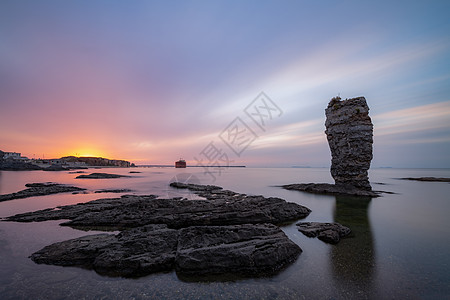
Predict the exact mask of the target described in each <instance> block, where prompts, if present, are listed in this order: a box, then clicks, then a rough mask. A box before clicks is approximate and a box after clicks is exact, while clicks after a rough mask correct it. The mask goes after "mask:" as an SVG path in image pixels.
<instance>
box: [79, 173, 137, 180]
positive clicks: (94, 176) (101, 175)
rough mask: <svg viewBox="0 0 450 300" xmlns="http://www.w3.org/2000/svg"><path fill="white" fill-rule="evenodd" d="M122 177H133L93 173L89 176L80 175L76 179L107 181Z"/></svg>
mask: <svg viewBox="0 0 450 300" xmlns="http://www.w3.org/2000/svg"><path fill="white" fill-rule="evenodd" d="M121 177H131V176H127V175H119V174H108V173H91V174H88V175H85V174H83V175H79V176H77V177H75V179H105V178H121Z"/></svg>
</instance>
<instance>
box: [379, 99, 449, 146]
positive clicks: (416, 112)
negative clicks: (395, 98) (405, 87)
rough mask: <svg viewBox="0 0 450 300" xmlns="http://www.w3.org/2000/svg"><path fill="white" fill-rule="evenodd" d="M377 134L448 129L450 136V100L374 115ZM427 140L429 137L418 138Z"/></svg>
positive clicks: (385, 134) (423, 140)
mask: <svg viewBox="0 0 450 300" xmlns="http://www.w3.org/2000/svg"><path fill="white" fill-rule="evenodd" d="M372 119H373V122H374V124H375V127H374V131H375V135H376V136H387V135H400V134H406V133H419V132H424V131H428V130H435V131H436V130H442V129H443V130H446V131H447V132H448V134H449V136H450V101H446V102H440V103H433V104H426V105H421V106H417V107H412V108H406V109H401V110H395V111H391V112H387V113H382V114H378V115H375V116H373V117H372ZM417 141H418V142H419V141H422V142H427V141H429V139H423V138H422V139H417Z"/></svg>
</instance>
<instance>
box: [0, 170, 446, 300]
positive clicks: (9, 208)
mask: <svg viewBox="0 0 450 300" xmlns="http://www.w3.org/2000/svg"><path fill="white" fill-rule="evenodd" d="M130 170H135V171H140V172H141V173H138V174H129V173H128V172H129V171H130ZM91 171H92V172H94V170H87V172H91ZM95 172H108V173H116V174H124V175H131V176H133V177H132V178H118V179H75V177H76V176H77V175H79V174H69V173H68V172H44V171H29V172H8V171H0V193H1V194H5V193H11V192H15V191H18V190H21V189H23V188H24V184H25V183H29V182H47V181H52V182H58V183H68V184H73V185H76V186H79V187H84V188H87V189H88V191H89V193H88V194H76V195H73V194H70V193H69V194H57V195H49V196H41V197H33V198H26V199H18V200H12V201H6V202H0V217H6V216H9V215H12V214H16V213H21V212H26V211H33V210H37V209H43V208H49V207H55V206H58V205H65V204H74V203H79V202H86V201H90V200H93V199H99V198H108V197H118V196H119V195H120V194H94V193H93V191H95V190H100V189H106V188H128V189H131V190H133V192H131V193H134V194H156V195H160V196H164V197H167V196H169V197H174V196H185V197H190V198H195V197H196V196H195V195H192V194H190V193H187V192H185V191H179V190H175V189H172V188H169V187H168V183H169V182H170V181H173V180H174V179H175V178H176V179H178V180H181V181H186V180H188V181H189V182H197V183H202V184H216V185H220V186H223V187H224V188H226V189H230V190H233V191H236V192H241V193H247V194H261V195H264V196H277V197H280V198H283V199H285V200H287V201H290V202H296V203H299V204H302V205H305V206H307V207H309V208H310V209H312V213H311V214H310V215H309V216H308V217H307V218H306V219H304V220H305V221H320V222H330V221H337V222H340V223H342V224H344V225H347V226H349V227H350V228H351V229H352V230H353V235H352V236H351V237H350V238H347V239H344V240H342V241H341V242H340V243H339V244H338V245H336V246H332V245H328V244H325V243H323V242H321V241H319V240H318V239H311V238H307V237H305V236H304V235H303V234H301V233H300V232H298V231H297V229H296V228H295V224H291V225H287V226H283V227H282V229H283V230H284V231H285V232H286V234H287V235H288V236H289V237H290V238H291V239H292V240H293V241H294V242H296V243H297V244H298V245H299V246H300V247H301V248H302V249H303V253H302V254H301V255H300V256H299V258H298V259H297V261H296V262H295V263H293V264H292V265H290V266H289V267H288V268H286V269H285V270H283V271H282V272H281V273H279V274H278V275H275V276H273V277H269V278H258V279H242V278H227V280H226V281H223V280H222V281H220V280H218V281H217V280H215V281H213V280H211V281H206V282H205V281H203V282H196V281H193V280H189V279H186V278H183V279H180V278H178V277H177V275H176V274H175V272H169V273H161V274H153V275H150V276H146V277H142V278H139V279H123V278H111V277H103V276H100V275H97V274H96V273H95V272H93V271H90V270H84V269H80V268H74V267H66V268H65V267H58V266H47V265H37V264H34V263H33V262H32V261H31V260H30V259H29V258H28V256H29V255H30V254H31V253H33V252H35V251H37V250H39V249H41V248H42V247H44V246H46V245H49V244H51V243H54V242H57V241H63V240H66V239H70V238H75V237H79V236H83V235H86V234H94V233H97V232H94V231H90V232H83V231H78V230H74V229H71V228H68V227H61V226H59V225H58V224H59V223H61V222H62V221H47V222H41V223H14V222H0V265H1V268H0V298H1V299H61V298H64V299H75V298H77V299H78V298H84V299H99V298H115V299H118V298H137V299H145V298H153V299H154V298H158V299H303V298H304V299H312V298H313V299H349V298H353V299H365V298H370V299H386V298H402V299H403V298H408V299H444V298H449V297H450V280H449V278H450V276H449V275H450V272H449V271H448V270H449V267H450V226H448V223H447V216H448V213H449V212H450V199H449V197H448V195H450V184H448V183H441V182H437V183H434V182H415V181H404V180H399V179H397V178H401V177H422V176H435V177H450V170H448V169H434V170H433V169H374V170H371V171H370V179H371V182H372V186H373V188H374V189H375V190H386V191H390V192H395V193H396V194H384V195H383V197H380V198H374V199H362V198H359V199H355V198H351V197H334V196H322V195H312V194H307V193H303V192H297V191H287V190H283V189H281V188H279V187H277V185H281V184H288V183H296V182H329V183H331V182H333V181H332V178H331V176H330V174H329V170H328V169H315V168H307V169H294V168H278V169H277V168H230V169H228V170H222V171H221V172H215V173H213V174H204V173H203V170H202V169H200V168H187V169H174V168H136V169H102V170H95ZM213 176H214V177H215V179H216V180H215V181H214V182H213ZM380 183H382V184H380Z"/></svg>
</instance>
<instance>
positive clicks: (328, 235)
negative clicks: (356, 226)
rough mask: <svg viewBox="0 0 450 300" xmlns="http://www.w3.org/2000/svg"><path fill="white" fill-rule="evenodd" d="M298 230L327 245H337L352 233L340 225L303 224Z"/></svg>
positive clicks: (300, 224)
mask: <svg viewBox="0 0 450 300" xmlns="http://www.w3.org/2000/svg"><path fill="white" fill-rule="evenodd" d="M297 227H298V230H299V231H300V232H301V233H303V234H304V235H306V236H307V237H318V238H319V240H321V241H324V242H325V243H330V244H337V243H339V241H340V240H341V238H343V237H345V236H347V235H349V234H350V233H351V232H352V231H351V230H350V228H348V227H345V226H343V225H341V224H339V223H319V222H301V223H298V224H297Z"/></svg>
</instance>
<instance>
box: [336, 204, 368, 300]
mask: <svg viewBox="0 0 450 300" xmlns="http://www.w3.org/2000/svg"><path fill="white" fill-rule="evenodd" d="M370 201H371V198H369V197H367V198H366V197H364V198H362V197H348V196H336V206H335V210H334V220H335V222H338V223H340V224H342V225H344V226H347V227H349V228H351V230H352V234H351V235H350V236H349V237H348V238H345V239H342V240H341V241H340V243H339V244H338V245H336V246H333V247H332V248H331V249H332V250H331V263H332V272H333V277H334V280H335V282H336V284H337V286H338V287H339V288H340V289H341V290H345V291H347V292H349V293H355V295H353V296H357V295H359V296H361V295H366V296H370V295H371V294H372V293H371V291H372V283H373V280H374V277H375V276H374V275H375V274H374V273H375V270H374V265H375V250H374V242H373V237H372V231H371V228H370V220H369V216H368V210H369V206H370ZM372 295H373V294H372Z"/></svg>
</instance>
